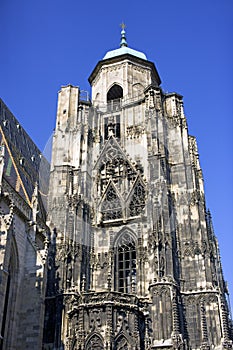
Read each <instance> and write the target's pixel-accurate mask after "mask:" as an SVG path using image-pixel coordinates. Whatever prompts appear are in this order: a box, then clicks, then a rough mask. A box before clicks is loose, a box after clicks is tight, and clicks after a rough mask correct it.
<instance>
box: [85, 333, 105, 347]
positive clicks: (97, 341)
mask: <svg viewBox="0 0 233 350" xmlns="http://www.w3.org/2000/svg"><path fill="white" fill-rule="evenodd" d="M86 350H104V345H103V342H102V340H101V338H100V337H99V336H98V335H96V334H95V335H93V336H92V337H91V338H90V339H89V341H88V343H87V346H86Z"/></svg>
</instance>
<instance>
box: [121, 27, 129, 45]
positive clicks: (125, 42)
mask: <svg viewBox="0 0 233 350" xmlns="http://www.w3.org/2000/svg"><path fill="white" fill-rule="evenodd" d="M125 27H126V25H125V23H124V22H122V23H121V29H122V30H121V42H120V47H124V46H128V44H127V41H126V37H125Z"/></svg>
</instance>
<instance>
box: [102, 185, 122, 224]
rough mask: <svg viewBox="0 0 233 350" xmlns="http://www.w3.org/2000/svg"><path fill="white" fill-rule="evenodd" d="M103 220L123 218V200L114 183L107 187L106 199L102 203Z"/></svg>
mask: <svg viewBox="0 0 233 350" xmlns="http://www.w3.org/2000/svg"><path fill="white" fill-rule="evenodd" d="M101 209H102V215H103V221H107V220H116V219H120V218H122V207H121V201H120V198H119V197H118V195H117V193H116V190H115V188H114V187H113V185H112V184H110V186H109V187H108V189H107V192H106V195H105V199H104V201H103V203H102V208H101Z"/></svg>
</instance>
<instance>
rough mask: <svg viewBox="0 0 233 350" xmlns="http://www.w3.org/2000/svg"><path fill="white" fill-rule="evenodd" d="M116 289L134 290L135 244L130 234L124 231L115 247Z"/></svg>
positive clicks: (120, 290)
mask: <svg viewBox="0 0 233 350" xmlns="http://www.w3.org/2000/svg"><path fill="white" fill-rule="evenodd" d="M115 270H116V271H115V272H116V276H117V279H116V281H115V283H116V286H115V288H116V290H118V291H119V292H122V293H135V292H136V246H135V241H134V239H133V237H132V235H131V234H130V233H128V232H125V233H124V234H123V235H122V236H121V237H120V239H119V240H118V242H117V245H116V247H115Z"/></svg>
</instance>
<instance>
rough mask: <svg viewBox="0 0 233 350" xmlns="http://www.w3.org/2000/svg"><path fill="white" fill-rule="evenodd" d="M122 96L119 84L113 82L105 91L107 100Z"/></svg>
mask: <svg viewBox="0 0 233 350" xmlns="http://www.w3.org/2000/svg"><path fill="white" fill-rule="evenodd" d="M122 97H123V89H122V87H121V86H120V85H117V84H114V85H113V86H112V87H111V89H109V90H108V93H107V102H109V101H111V100H116V99H120V98H122Z"/></svg>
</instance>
